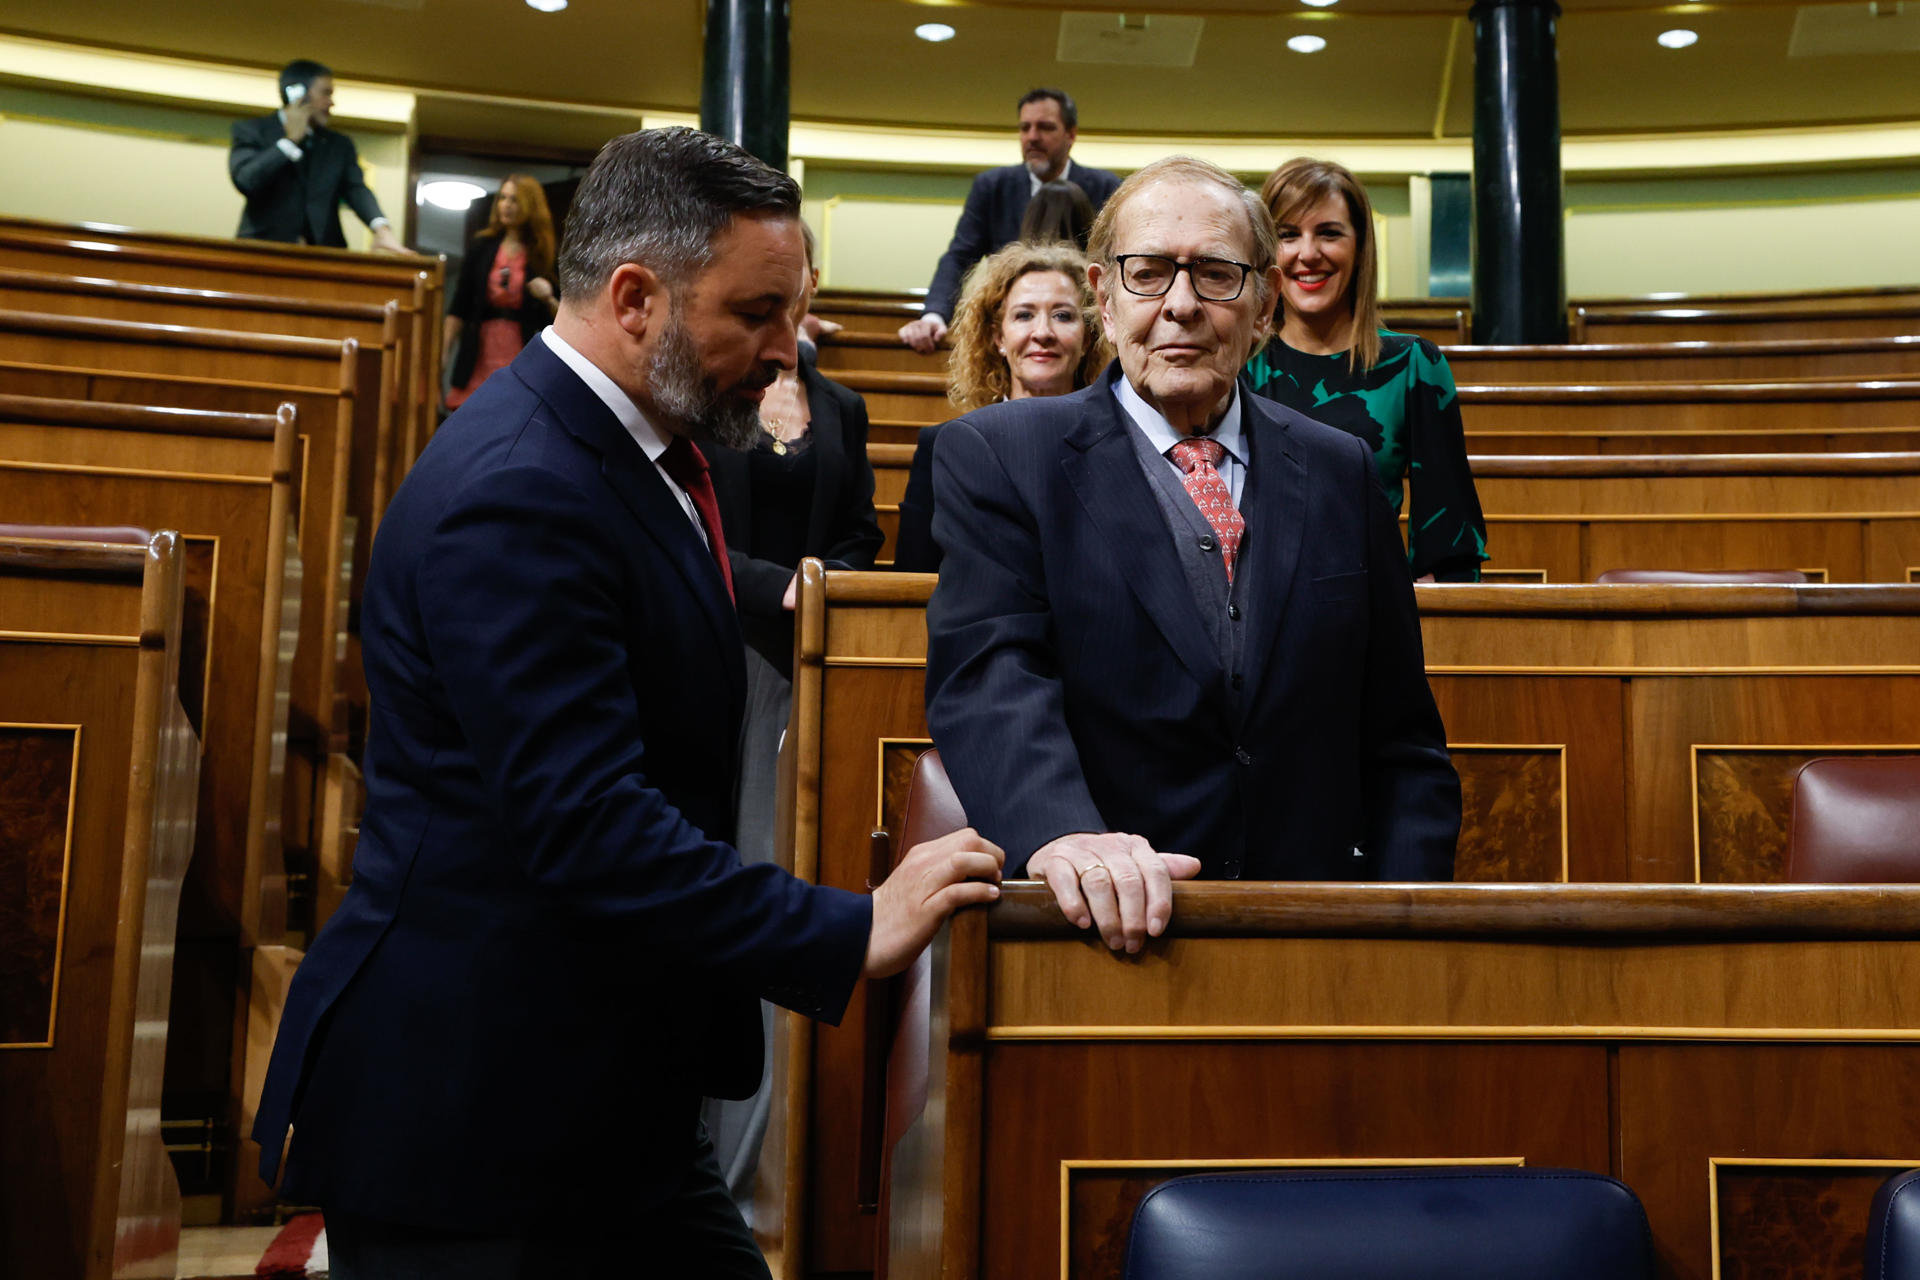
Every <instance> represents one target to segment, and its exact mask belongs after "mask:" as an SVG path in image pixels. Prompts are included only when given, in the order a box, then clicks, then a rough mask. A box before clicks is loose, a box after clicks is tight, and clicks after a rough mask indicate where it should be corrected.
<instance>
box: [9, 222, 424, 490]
mask: <svg viewBox="0 0 1920 1280" xmlns="http://www.w3.org/2000/svg"><path fill="white" fill-rule="evenodd" d="M0 267H12V268H16V269H20V270H27V271H43V272H53V273H60V274H70V275H83V276H97V277H104V278H106V279H111V280H120V281H127V282H133V283H142V284H158V285H173V286H177V287H179V288H185V289H218V290H228V291H233V292H239V293H256V294H259V293H264V294H273V295H277V296H282V297H287V298H299V299H310V300H316V301H333V302H357V303H369V304H372V305H374V306H383V305H385V304H386V303H387V302H389V301H391V302H393V303H394V304H395V306H396V308H397V309H398V314H399V341H400V347H401V354H400V360H401V363H402V366H403V368H404V369H405V377H404V379H403V381H402V385H401V388H400V396H399V399H398V401H397V408H396V413H397V416H396V418H395V420H394V426H393V431H392V440H393V444H394V450H395V453H394V458H393V466H392V469H393V471H394V473H395V476H396V477H397V476H398V475H400V474H403V473H404V472H405V471H406V469H407V467H408V466H411V465H412V461H413V459H414V458H415V457H417V456H418V455H419V451H420V450H421V449H423V448H425V447H426V442H427V439H428V437H429V436H431V435H432V434H433V428H434V424H435V419H436V417H437V410H436V406H437V405H438V403H439V399H440V356H441V345H440V324H441V315H442V313H443V312H444V311H445V310H446V298H445V263H444V261H443V260H442V259H440V258H437V257H432V258H429V257H423V256H420V255H416V254H406V255H389V254H365V253H350V252H348V251H346V250H344V249H321V248H313V247H310V246H305V245H286V244H276V243H272V242H269V241H263V240H227V239H209V238H203V237H197V236H178V235H168V234H164V233H161V232H148V231H136V230H132V229H129V228H126V227H112V226H102V225H99V224H94V223H87V224H80V225H66V224H60V223H48V222H36V221H34V220H31V219H26V218H6V217H0ZM395 482H396V483H397V482H398V481H397V478H396V481H395Z"/></svg>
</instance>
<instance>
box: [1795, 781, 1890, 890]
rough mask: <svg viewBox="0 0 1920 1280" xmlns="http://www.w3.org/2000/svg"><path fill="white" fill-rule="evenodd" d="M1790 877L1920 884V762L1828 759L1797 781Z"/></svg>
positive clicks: (1814, 881) (1830, 881)
mask: <svg viewBox="0 0 1920 1280" xmlns="http://www.w3.org/2000/svg"><path fill="white" fill-rule="evenodd" d="M1787 878H1788V879H1789V880H1793V881H1797V882H1800V883H1809V884H1889V883H1902V882H1907V881H1920V756H1824V757H1822V758H1820V759H1818V760H1809V761H1807V763H1806V764H1805V765H1803V766H1801V769H1800V772H1799V773H1798V774H1797V775H1795V777H1794V780H1793V819H1792V825H1791V827H1790V828H1789V832H1788V839H1787Z"/></svg>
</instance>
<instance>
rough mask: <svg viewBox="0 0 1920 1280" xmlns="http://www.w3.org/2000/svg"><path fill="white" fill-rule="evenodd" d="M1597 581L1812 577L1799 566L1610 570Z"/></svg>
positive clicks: (1795, 579) (1789, 579)
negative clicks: (1796, 567) (1784, 567)
mask: <svg viewBox="0 0 1920 1280" xmlns="http://www.w3.org/2000/svg"><path fill="white" fill-rule="evenodd" d="M1594 581H1595V582H1598V583H1602V584H1607V583H1616V582H1664V583H1670V584H1675V585H1679V586H1686V585H1689V584H1693V585H1700V584H1709V585H1711V584H1714V583H1734V584H1739V583H1786V584H1794V583H1802V582H1811V581H1813V579H1811V578H1809V577H1808V576H1807V575H1806V574H1804V573H1802V572H1800V570H1798V569H1710V570H1696V569H1609V570H1607V571H1606V572H1605V573H1603V574H1601V575H1600V576H1599V577H1597V578H1595V579H1594Z"/></svg>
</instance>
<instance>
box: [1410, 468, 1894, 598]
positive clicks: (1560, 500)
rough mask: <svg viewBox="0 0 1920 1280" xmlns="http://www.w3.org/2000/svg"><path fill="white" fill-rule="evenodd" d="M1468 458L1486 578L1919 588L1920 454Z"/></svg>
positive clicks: (1504, 580)
mask: <svg viewBox="0 0 1920 1280" xmlns="http://www.w3.org/2000/svg"><path fill="white" fill-rule="evenodd" d="M1472 462H1473V470H1474V481H1475V487H1476V488H1477V489H1478V491H1479V495H1480V505H1481V509H1482V510H1483V511H1484V512H1485V514H1486V518H1487V550H1488V552H1489V553H1490V554H1491V555H1492V556H1493V559H1492V560H1490V561H1489V562H1488V563H1487V565H1486V566H1485V569H1484V572H1486V573H1487V574H1488V576H1489V578H1490V580H1497V581H1503V582H1515V581H1532V582H1575V583H1578V582H1591V581H1593V580H1594V579H1595V578H1596V577H1597V576H1598V575H1600V574H1601V573H1604V572H1606V571H1607V570H1609V569H1625V568H1633V569H1703V570H1704V569H1799V570H1803V571H1805V572H1806V573H1807V574H1808V575H1809V577H1810V578H1811V579H1812V580H1813V581H1815V582H1835V583H1838V582H1886V583H1907V582H1914V581H1920V454H1914V453H1868V454H1833V453H1803V454H1695V455H1682V456H1643V457H1636V456H1619V455H1615V456H1607V457H1561V458H1554V457H1483V458H1475V459H1473V460H1472ZM1404 526H1405V515H1404V513H1403V516H1402V529H1403V532H1404Z"/></svg>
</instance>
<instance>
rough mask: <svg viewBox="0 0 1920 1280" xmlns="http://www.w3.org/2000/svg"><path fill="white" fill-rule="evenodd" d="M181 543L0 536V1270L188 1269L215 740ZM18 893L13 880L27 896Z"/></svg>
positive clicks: (102, 1275)
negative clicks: (163, 1130)
mask: <svg viewBox="0 0 1920 1280" xmlns="http://www.w3.org/2000/svg"><path fill="white" fill-rule="evenodd" d="M183 584H184V575H183V563H182V555H181V549H180V546H179V543H178V540H177V539H176V538H175V537H174V535H172V534H170V533H160V534H157V535H154V536H153V538H152V540H151V542H150V543H148V544H146V545H140V546H124V545H123V546H99V545H82V544H77V543H52V542H33V541H19V540H15V539H7V538H0V671H4V672H5V673H6V675H5V678H4V679H0V813H3V814H5V815H6V821H5V827H6V830H5V833H4V837H0V862H3V863H4V864H5V875H4V877H3V879H4V882H5V884H6V886H7V888H8V892H9V895H10V900H9V901H7V902H5V903H4V904H0V915H4V918H5V919H6V921H7V926H6V928H5V929H4V930H0V938H4V943H0V945H4V947H5V949H6V952H7V963H6V964H5V965H0V975H3V976H0V984H4V989H0V1130H4V1132H5V1133H6V1135H7V1137H6V1160H5V1162H4V1164H0V1206H3V1207H0V1218H4V1219H5V1221H6V1222H7V1223H8V1224H9V1226H8V1230H7V1231H6V1232H5V1233H0V1272H4V1273H5V1274H7V1275H10V1276H11V1275H18V1276H54V1275H71V1276H84V1277H87V1280H94V1278H95V1277H98V1278H99V1280H106V1278H107V1277H109V1276H113V1275H120V1274H128V1275H131V1274H146V1275H168V1274H172V1267H173V1259H174V1253H175V1250H176V1248H177V1244H178V1239H179V1231H180V1195H179V1188H178V1184H177V1182H176V1181H175V1179H174V1174H173V1167H172V1164H171V1162H170V1160H169V1159H168V1156H167V1154H166V1151H165V1148H164V1146H163V1144H162V1142H161V1136H160V1127H159V1114H160V1086H161V1070H162V1063H163V1060H164V1057H165V1047H166V1034H167V1012H168V998H169V990H170V986H171V977H172V974H171V969H172V959H173V934H174V922H175V916H176V913H177V910H178V905H179V896H180V886H181V880H182V876H183V875H184V873H185V870H186V867H187V862H188V858H189V855H190V854H191V852H192V841H193V824H194V810H193V805H194V796H195V790H196V787H195V777H196V772H197V770H198V766H199V750H198V744H197V741H196V739H195V737H194V735H193V732H192V730H191V728H190V727H189V726H188V725H187V723H186V718H185V716H184V714H183V712H182V710H181V706H180V700H179V696H178V692H177V689H176V687H175V684H176V679H177V675H178V668H179V663H180V636H181V615H182V599H183ZM14 895H17V896H14Z"/></svg>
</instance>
